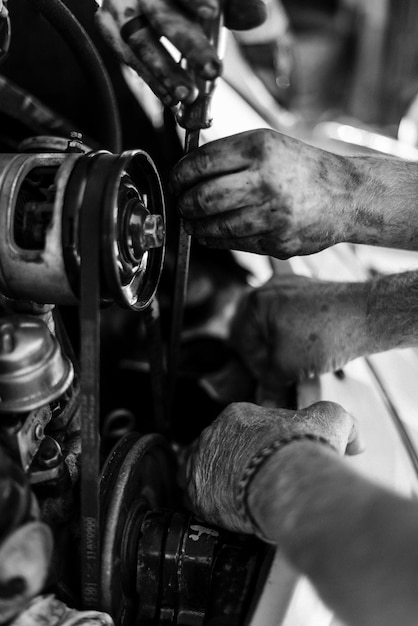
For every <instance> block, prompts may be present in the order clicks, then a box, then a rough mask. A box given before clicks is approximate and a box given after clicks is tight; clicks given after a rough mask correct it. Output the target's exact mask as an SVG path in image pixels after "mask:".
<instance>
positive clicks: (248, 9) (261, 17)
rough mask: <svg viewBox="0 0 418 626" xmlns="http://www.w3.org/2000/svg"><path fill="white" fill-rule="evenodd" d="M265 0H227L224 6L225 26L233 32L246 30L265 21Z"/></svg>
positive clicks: (266, 14)
mask: <svg viewBox="0 0 418 626" xmlns="http://www.w3.org/2000/svg"><path fill="white" fill-rule="evenodd" d="M267 16H268V12H267V6H266V2H265V0H228V1H227V2H226V6H225V26H227V27H228V28H232V29H233V30H248V29H250V28H255V27H256V26H260V25H261V24H263V22H265V20H266V19H267Z"/></svg>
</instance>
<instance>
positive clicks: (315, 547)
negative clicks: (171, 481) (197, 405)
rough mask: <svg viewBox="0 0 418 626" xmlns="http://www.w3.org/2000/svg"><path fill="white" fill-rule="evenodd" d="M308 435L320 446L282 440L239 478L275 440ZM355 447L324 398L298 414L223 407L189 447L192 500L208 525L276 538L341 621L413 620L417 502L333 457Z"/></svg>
mask: <svg viewBox="0 0 418 626" xmlns="http://www.w3.org/2000/svg"><path fill="white" fill-rule="evenodd" d="M305 434H311V435H314V436H315V437H317V438H319V437H320V438H321V442H317V441H311V440H305V439H302V440H298V441H292V442H290V443H287V444H285V445H284V446H282V447H279V449H275V450H273V451H272V453H271V454H270V455H269V456H267V457H266V458H265V461H264V463H262V464H260V465H258V467H257V469H256V471H255V474H254V475H253V476H252V478H249V480H245V479H244V480H243V477H245V476H246V475H247V477H248V474H247V473H246V472H247V470H248V467H249V466H251V461H252V459H253V458H254V457H255V456H259V453H260V451H262V450H265V449H266V447H267V448H269V449H270V450H272V448H271V444H272V442H277V441H278V442H283V439H284V438H286V437H291V436H293V435H298V436H301V435H302V436H303V435H305ZM324 442H325V443H324ZM326 442H328V443H329V444H330V445H326ZM360 448H361V444H360V443H359V440H358V435H357V433H356V428H355V423H354V422H353V418H352V417H351V416H350V415H348V414H347V413H346V412H345V411H344V410H343V409H342V408H341V407H340V406H339V405H336V404H334V403H331V402H319V403H317V404H314V405H312V406H310V407H307V408H306V409H303V410H300V411H296V412H294V411H286V410H283V409H278V410H273V409H265V408H262V407H258V406H256V405H252V404H247V403H238V404H234V405H230V406H229V407H228V408H227V409H225V411H224V412H223V413H222V414H221V415H220V416H219V418H218V419H217V420H216V421H215V422H214V423H213V424H212V425H211V426H209V427H208V428H207V429H205V430H204V431H203V433H202V435H201V436H200V438H199V440H198V441H197V442H196V444H195V445H194V447H193V450H192V453H191V456H190V458H189V460H188V464H187V469H186V478H187V484H188V495H189V498H190V502H191V504H192V506H193V507H194V508H195V510H196V511H197V512H198V514H200V515H201V516H202V517H203V518H205V519H207V520H208V521H210V522H212V523H215V524H218V525H221V526H224V527H226V528H230V529H231V530H236V531H239V532H254V530H256V531H257V532H258V533H262V535H263V536H264V537H265V538H266V539H268V540H269V541H271V542H273V543H278V544H279V545H280V547H281V549H282V550H283V551H284V553H285V554H286V556H287V558H288V559H289V560H290V561H291V562H292V563H293V564H294V565H295V566H296V568H298V569H299V571H300V572H302V573H303V574H306V575H307V576H309V578H310V579H311V581H312V582H313V584H314V585H315V586H316V588H317V590H318V591H319V593H320V594H321V596H322V597H323V599H324V600H325V602H326V603H327V604H328V605H329V606H330V607H331V608H332V609H333V610H334V611H335V612H336V613H337V614H338V616H339V617H341V618H342V619H344V620H345V621H346V623H347V625H348V626H376V624H379V626H394V624H399V625H401V624H402V626H413V625H415V624H416V622H417V615H418V547H417V542H416V535H417V520H418V504H417V503H416V502H415V501H409V500H407V499H404V498H401V497H399V496H397V495H395V494H394V493H391V492H389V491H387V490H385V489H383V488H381V487H379V486H377V485H375V484H373V483H371V482H369V481H367V480H365V479H364V478H363V477H362V476H361V475H360V474H358V473H356V472H354V471H353V470H352V469H351V468H350V467H349V466H348V465H347V464H346V463H345V462H344V461H343V460H342V459H341V458H340V457H339V456H338V454H337V453H339V454H340V455H342V454H344V451H346V452H347V453H356V452H358V451H359V449H360ZM231 468H233V471H232V469H231ZM243 483H244V484H246V488H245V490H244V494H246V495H247V497H246V503H247V514H245V512H243V510H242V507H240V502H241V499H240V498H239V494H240V493H242V491H243V489H242V485H243ZM248 512H249V514H250V516H249V515H248ZM251 517H252V519H253V521H251Z"/></svg>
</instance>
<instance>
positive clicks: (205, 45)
mask: <svg viewBox="0 0 418 626" xmlns="http://www.w3.org/2000/svg"><path fill="white" fill-rule="evenodd" d="M218 13H219V1H218V0H103V5H102V8H101V9H99V10H98V12H97V24H98V26H99V28H100V30H101V31H102V33H103V35H104V37H105V39H106V40H107V41H108V43H109V44H110V46H111V47H112V48H113V49H114V50H115V51H116V52H117V53H118V55H119V57H120V58H121V60H122V61H123V62H125V63H127V64H128V65H130V66H132V67H133V68H134V69H135V70H136V71H137V72H138V74H139V75H140V76H141V77H142V78H143V79H144V80H145V81H146V82H147V83H148V85H149V86H150V87H151V89H152V90H153V91H154V93H155V94H156V95H157V96H158V97H159V98H160V99H161V100H162V101H163V103H164V104H166V105H168V106H172V105H174V104H176V103H177V102H179V101H182V102H193V101H194V100H195V99H196V97H197V95H198V92H197V88H196V85H195V81H194V79H193V75H192V73H191V72H190V71H186V70H185V69H183V68H181V67H180V65H179V64H178V63H177V62H176V61H175V60H174V59H173V58H172V56H171V55H170V54H169V53H168V52H167V50H166V48H165V47H164V46H163V45H162V44H161V43H160V38H161V37H162V36H164V37H166V38H167V39H168V41H169V42H170V43H171V44H173V45H174V46H175V47H176V48H177V50H179V52H180V53H181V55H182V56H183V58H185V59H186V60H187V62H188V64H189V65H190V68H191V69H192V70H194V71H195V72H196V73H197V74H198V75H200V76H201V77H202V78H204V79H209V80H211V79H214V78H216V77H217V76H218V75H219V73H220V71H221V62H220V60H219V58H218V56H217V54H216V51H215V50H214V48H213V47H212V46H211V45H210V43H209V42H208V40H207V39H206V37H205V35H204V32H203V29H202V27H201V25H200V24H199V19H200V20H204V19H212V18H214V17H216V16H217V15H218ZM266 16H267V12H266V7H265V3H264V1H263V0H228V1H227V3H226V6H225V24H226V26H228V27H229V28H235V29H239V28H252V27H253V26H258V25H259V24H261V23H262V22H263V21H264V20H265V18H266ZM136 17H139V19H140V20H141V22H140V23H142V24H143V25H142V26H140V28H139V29H135V30H134V32H133V33H131V34H130V36H129V37H126V36H125V39H126V41H124V40H123V38H122V36H121V29H122V28H123V27H124V26H125V24H127V23H128V22H130V21H131V20H132V19H133V18H136ZM122 32H123V31H122ZM125 32H126V31H125Z"/></svg>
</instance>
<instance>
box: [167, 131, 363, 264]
mask: <svg viewBox="0 0 418 626" xmlns="http://www.w3.org/2000/svg"><path fill="white" fill-rule="evenodd" d="M348 165H350V166H351V169H350V170H349V172H350V174H347V170H348ZM353 168H354V166H353V165H351V163H350V164H347V162H346V159H345V157H342V156H338V155H334V154H331V153H329V152H325V151H323V150H319V149H317V148H314V147H312V146H309V145H307V144H305V143H303V142H301V141H298V140H296V139H293V138H291V137H287V136H286V135H282V134H280V133H277V132H275V131H272V130H266V129H261V130H256V131H249V132H245V133H241V134H238V135H233V136H232V137H226V138H224V139H220V140H218V141H215V142H213V143H209V144H206V145H205V146H203V147H202V148H200V149H199V150H196V151H195V152H193V153H191V154H189V155H187V156H186V157H184V158H183V159H182V160H181V161H180V162H179V163H178V164H177V165H176V167H175V168H174V170H173V174H172V181H171V182H172V189H173V191H174V193H175V194H177V195H178V196H179V200H178V207H179V210H180V212H181V213H182V215H183V217H184V219H185V221H186V229H187V230H188V232H189V233H190V234H191V235H194V236H195V237H197V238H198V239H199V241H201V242H202V243H203V244H206V245H208V246H210V247H213V248H227V249H234V250H245V251H248V252H255V253H258V254H269V255H271V256H274V257H278V258H283V259H284V258H288V257H291V256H294V255H300V254H311V253H313V252H318V251H319V250H322V249H323V248H326V247H328V246H330V245H332V244H335V243H337V242H339V241H347V239H346V236H347V234H348V226H349V225H350V218H349V217H348V216H347V215H346V212H348V209H347V207H350V198H351V194H352V192H353V189H354V188H355V185H356V179H355V176H354V173H353V172H352V170H353ZM345 211H346V212H345Z"/></svg>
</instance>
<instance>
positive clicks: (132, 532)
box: [100, 433, 177, 626]
mask: <svg viewBox="0 0 418 626" xmlns="http://www.w3.org/2000/svg"><path fill="white" fill-rule="evenodd" d="M175 478H176V464H175V461H174V457H173V454H172V452H171V450H170V448H169V446H168V443H167V442H166V441H165V439H164V438H163V437H161V436H159V435H154V434H151V435H145V436H143V437H141V436H140V435H138V433H130V434H128V435H126V436H125V437H123V438H122V439H121V440H120V441H119V443H118V444H117V445H116V447H115V448H114V449H113V451H112V452H111V453H110V455H109V457H108V459H107V461H106V463H105V466H104V469H103V473H102V477H101V481H100V505H101V506H100V517H101V528H102V540H101V546H102V548H101V554H102V562H101V580H100V595H101V607H100V608H102V609H103V610H105V611H107V612H108V613H110V614H111V615H112V617H113V619H114V620H115V623H116V624H120V625H122V624H124V625H125V626H128V625H130V624H132V623H133V618H134V616H135V614H136V612H137V609H138V606H137V605H138V594H137V591H136V585H135V579H136V575H135V570H136V545H137V543H138V539H139V533H140V525H139V524H138V523H137V519H138V516H141V515H142V514H143V513H145V512H146V511H148V510H152V509H156V508H160V507H171V506H172V505H173V503H174V502H175V495H176V490H177V489H176V485H175Z"/></svg>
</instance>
